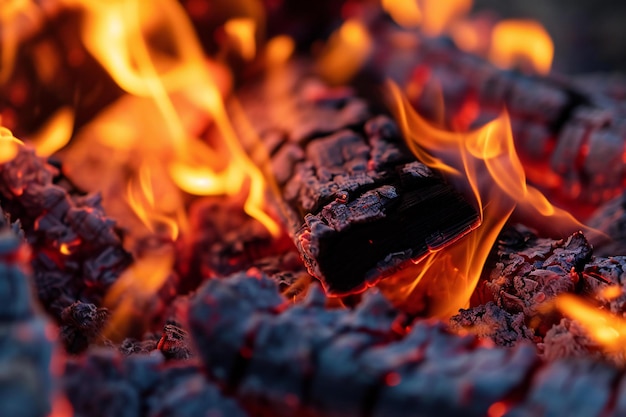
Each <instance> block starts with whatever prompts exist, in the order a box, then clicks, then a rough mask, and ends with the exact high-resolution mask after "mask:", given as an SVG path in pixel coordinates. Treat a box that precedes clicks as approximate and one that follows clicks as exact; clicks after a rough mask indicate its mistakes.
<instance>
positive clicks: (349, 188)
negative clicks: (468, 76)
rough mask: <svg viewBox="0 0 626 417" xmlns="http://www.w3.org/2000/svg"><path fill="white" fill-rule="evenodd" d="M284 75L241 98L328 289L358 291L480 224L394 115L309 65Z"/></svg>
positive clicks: (289, 215) (288, 218)
mask: <svg viewBox="0 0 626 417" xmlns="http://www.w3.org/2000/svg"><path fill="white" fill-rule="evenodd" d="M282 76H283V78H282V79H281V82H282V85H281V86H280V88H282V91H279V92H277V91H276V90H275V89H273V88H272V85H271V83H270V81H269V80H263V81H261V82H257V83H251V84H249V85H247V86H245V87H244V88H242V90H241V91H240V93H239V95H238V98H239V103H240V104H241V107H242V109H243V111H244V112H245V113H246V116H247V118H248V120H249V121H250V123H251V124H252V126H253V129H256V134H258V136H259V137H260V140H261V142H262V143H263V144H264V145H265V146H266V148H267V153H268V154H269V155H270V157H269V165H271V168H270V174H269V175H270V176H272V177H273V180H275V182H276V183H277V188H278V189H279V196H278V200H279V205H280V206H281V208H282V209H283V215H284V218H285V222H286V224H287V228H288V230H289V232H290V235H291V236H292V238H293V240H294V242H295V244H296V246H297V247H298V250H299V251H300V254H301V256H302V258H303V260H304V262H305V264H306V266H307V269H308V270H309V273H311V274H312V275H313V276H315V277H317V278H318V279H320V280H321V282H322V284H323V285H324V287H325V289H326V290H327V291H328V292H329V293H332V294H335V295H345V294H349V293H352V292H355V291H360V290H363V289H364V288H365V287H366V286H367V285H372V284H373V283H374V282H376V281H377V280H379V279H381V278H383V277H385V276H388V275H391V274H392V273H393V272H395V271H397V270H398V269H401V268H404V267H405V266H407V265H410V264H411V263H412V261H415V260H417V259H419V258H420V257H422V256H423V255H425V254H426V253H427V252H428V251H430V250H433V249H437V248H441V247H443V246H446V245H448V244H450V243H451V242H453V241H455V240H457V239H458V238H460V237H461V236H463V235H465V234H467V233H469V232H470V231H471V230H472V229H473V228H475V227H476V226H477V224H478V223H479V217H478V214H477V213H476V211H475V209H474V208H473V207H472V206H471V205H470V204H469V203H468V202H467V201H465V199H464V198H463V197H462V196H461V194H460V193H458V192H457V191H456V190H454V189H453V188H452V187H451V186H449V185H448V184H447V183H445V182H444V181H443V179H442V177H441V176H440V175H438V174H437V173H435V172H433V171H431V170H430V169H429V168H427V167H426V166H425V165H423V164H421V163H419V162H418V161H416V160H415V157H414V156H413V155H412V154H411V153H410V152H409V151H408V150H407V149H406V147H405V145H404V142H403V139H402V137H401V135H400V133H399V130H398V128H397V126H396V125H395V123H394V122H393V121H392V120H391V119H389V118H388V117H386V116H383V115H378V116H373V117H372V116H370V114H369V111H368V109H367V104H366V103H365V102H364V101H363V100H362V99H360V98H358V97H356V96H355V95H354V93H353V92H352V90H351V89H349V88H345V87H344V88H335V89H333V88H330V87H328V86H326V85H324V84H323V83H321V82H320V81H319V80H318V79H315V78H313V77H311V76H310V75H309V71H308V68H307V66H306V64H301V65H293V66H291V67H288V68H285V70H284V73H283V74H282ZM273 104H276V106H277V107H276V108H279V109H280V113H279V114H276V113H275V112H273V111H272V110H271V108H272V106H273Z"/></svg>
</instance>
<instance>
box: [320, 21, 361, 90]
mask: <svg viewBox="0 0 626 417" xmlns="http://www.w3.org/2000/svg"><path fill="white" fill-rule="evenodd" d="M371 51H372V39H371V36H370V34H369V32H368V30H367V28H366V27H365V25H364V24H363V23H361V22H359V21H358V20H356V19H350V20H346V21H345V22H344V23H343V25H341V27H340V28H339V29H338V30H337V31H336V32H335V33H333V34H332V36H331V37H330V38H329V40H328V44H327V45H326V48H325V49H324V51H323V52H322V54H321V56H320V58H319V60H318V62H317V67H318V71H319V72H320V74H321V75H322V77H324V78H325V79H326V80H328V81H329V82H330V83H332V84H343V83H345V82H347V81H348V80H350V78H352V77H353V76H354V74H356V72H357V71H358V70H359V69H360V68H361V67H362V66H363V64H364V63H365V61H366V60H367V59H368V57H369V55H370V52H371Z"/></svg>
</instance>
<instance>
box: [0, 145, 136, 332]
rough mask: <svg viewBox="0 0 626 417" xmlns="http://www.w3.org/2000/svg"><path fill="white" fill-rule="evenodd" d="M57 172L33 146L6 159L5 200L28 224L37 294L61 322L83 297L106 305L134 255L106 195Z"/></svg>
mask: <svg viewBox="0 0 626 417" xmlns="http://www.w3.org/2000/svg"><path fill="white" fill-rule="evenodd" d="M57 174H58V170H57V168H55V167H54V166H52V165H51V164H48V163H47V162H46V159H45V158H41V157H38V156H37V155H36V154H35V151H34V150H33V149H32V148H30V147H28V146H20V147H19V151H18V153H17V155H16V156H15V158H13V159H12V160H10V161H8V162H6V163H3V164H0V203H2V204H3V208H4V211H5V212H6V213H7V214H9V215H10V218H11V219H12V220H19V222H20V224H21V226H22V227H23V230H24V236H25V237H26V240H27V241H28V243H29V244H30V245H31V246H32V248H33V254H34V256H33V258H32V262H31V265H32V267H33V275H34V283H35V286H36V289H37V294H38V295H39V299H40V301H41V302H42V304H43V306H44V308H46V310H47V311H48V312H50V313H52V315H53V316H54V317H55V318H56V319H57V320H58V321H59V323H61V322H62V320H61V314H62V312H63V311H64V309H65V308H67V307H69V306H70V305H72V304H73V303H75V302H77V301H80V302H84V303H92V304H94V305H96V306H100V304H101V302H102V299H103V297H104V294H105V292H106V291H107V290H108V289H109V288H110V286H111V285H112V284H113V283H114V282H115V280H116V279H117V277H118V276H119V274H121V272H122V271H123V270H125V269H126V268H127V267H128V266H129V265H130V263H131V261H132V258H131V256H130V254H129V253H128V252H126V251H125V250H124V248H123V246H122V241H121V238H120V237H119V236H118V233H117V231H116V230H115V223H114V222H113V221H112V220H111V219H109V218H108V217H106V216H105V214H104V210H103V209H102V206H101V201H100V198H99V197H98V196H97V195H87V196H85V195H81V194H73V193H70V192H69V191H68V190H66V189H64V188H62V187H60V186H58V185H56V184H54V183H53V180H54V179H55V178H57Z"/></svg>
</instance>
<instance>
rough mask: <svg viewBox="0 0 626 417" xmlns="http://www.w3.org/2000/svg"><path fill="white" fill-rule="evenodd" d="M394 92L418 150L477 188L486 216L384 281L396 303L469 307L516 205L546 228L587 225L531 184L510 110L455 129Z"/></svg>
mask: <svg viewBox="0 0 626 417" xmlns="http://www.w3.org/2000/svg"><path fill="white" fill-rule="evenodd" d="M390 91H391V96H392V101H393V103H392V105H393V106H394V112H395V114H396V116H397V119H398V121H399V124H400V126H401V127H402V130H403V132H404V135H405V138H406V141H407V144H408V146H409V147H410V149H411V150H412V151H413V153H414V154H415V155H416V156H417V158H418V159H419V160H421V161H422V162H424V163H425V164H427V165H428V166H430V167H431V168H434V169H436V170H439V171H440V172H442V173H443V174H444V175H446V176H447V177H448V178H449V179H450V180H451V181H452V182H453V183H455V184H456V185H457V186H458V187H459V188H460V189H462V190H465V191H467V193H468V194H471V195H472V196H473V197H474V198H475V200H476V205H477V207H478V210H479V213H480V216H481V220H482V224H481V225H480V227H478V228H477V229H476V230H475V231H474V232H473V233H470V234H469V235H467V236H465V237H464V238H462V239H461V240H459V241H458V242H456V243H455V244H453V245H451V246H449V247H447V248H444V249H442V250H439V251H433V252H431V253H430V254H428V255H427V256H426V257H425V259H422V260H421V262H419V263H418V264H417V265H416V266H415V268H409V269H408V270H407V271H405V273H403V274H402V275H399V276H397V277H395V278H391V279H388V280H385V281H383V282H382V283H381V287H382V289H383V291H385V293H387V294H388V295H389V297H390V298H391V299H392V300H393V301H394V302H396V303H403V302H405V301H407V300H409V299H410V298H411V297H418V298H419V297H422V298H423V297H424V296H426V298H428V300H429V301H428V303H429V313H430V314H432V315H435V316H439V317H449V316H450V315H452V314H455V313H456V312H458V310H459V308H463V307H466V306H467V303H468V302H469V298H470V296H471V294H472V292H473V290H474V288H475V286H476V283H477V282H478V278H479V277H480V274H481V271H482V268H483V265H484V263H485V261H486V259H487V256H488V254H489V252H490V250H491V247H492V246H493V244H494V242H495V241H496V239H497V236H498V233H499V232H500V230H501V229H502V227H503V226H504V224H505V223H506V221H507V220H508V218H509V217H510V216H511V214H512V213H513V211H514V210H516V214H518V215H520V216H525V217H524V218H525V219H526V218H539V219H542V220H543V223H542V230H546V231H549V232H551V233H554V234H557V235H559V236H562V235H563V234H566V233H571V232H573V231H576V230H579V229H580V228H581V227H583V226H582V225H581V224H580V223H578V222H577V221H576V220H575V219H574V218H573V217H572V216H571V215H570V214H569V213H567V212H565V211H563V210H560V209H558V208H556V207H554V206H552V205H551V204H550V203H549V201H548V200H547V199H546V198H545V197H544V196H543V195H542V194H541V193H540V192H539V191H538V190H537V189H535V188H533V187H530V186H528V185H527V184H526V177H525V174H524V169H523V166H522V164H521V162H520V161H519V158H518V157H517V154H516V153H515V147H514V144H513V137H512V133H511V126H510V121H509V117H508V115H507V113H506V112H503V113H502V114H501V115H500V116H499V117H498V118H497V119H495V120H493V121H492V122H490V123H488V124H487V125H485V126H484V127H482V128H480V129H478V130H476V131H473V132H468V133H460V132H449V131H444V130H441V129H439V128H437V127H434V126H433V125H431V124H430V123H429V122H427V121H426V120H425V119H423V118H421V117H420V116H419V115H417V113H416V112H415V111H414V110H413V108H412V107H411V106H410V104H409V102H408V100H407V99H406V97H404V95H403V94H402V93H401V92H400V90H399V88H398V86H397V85H395V84H391V88H390ZM412 301H415V300H412Z"/></svg>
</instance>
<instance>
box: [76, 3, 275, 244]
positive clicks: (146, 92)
mask: <svg viewBox="0 0 626 417" xmlns="http://www.w3.org/2000/svg"><path fill="white" fill-rule="evenodd" d="M73 1H76V2H77V3H78V4H79V5H80V6H81V7H82V8H83V9H84V11H85V14H86V19H85V20H86V21H85V24H84V25H83V27H84V33H83V40H84V44H85V46H86V47H87V49H88V50H89V51H90V53H91V54H92V55H93V56H94V57H96V58H97V59H98V61H99V62H100V63H101V64H102V65H103V67H105V69H106V70H107V71H108V72H109V74H110V75H111V77H112V78H113V79H114V80H115V81H116V82H117V84H118V85H119V86H120V87H121V88H123V89H124V90H125V91H126V92H128V93H129V94H132V95H134V96H137V97H146V98H147V99H149V100H151V101H153V102H154V104H155V106H156V111H157V113H158V115H160V116H161V117H162V119H163V121H164V128H165V129H166V132H165V136H167V138H169V143H167V144H166V145H165V146H160V147H158V148H160V149H159V150H158V151H157V153H159V155H155V156H157V157H163V156H164V153H167V154H168V155H167V160H166V161H165V165H166V166H167V169H168V170H169V172H170V175H171V177H172V180H173V181H174V182H175V183H176V184H177V185H178V186H179V187H180V188H181V189H182V190H184V191H186V192H189V193H194V194H201V195H209V194H228V195H234V194H238V193H240V192H241V190H242V189H243V188H244V187H245V186H246V185H247V187H248V189H249V192H248V197H247V200H246V202H245V204H244V207H245V210H246V212H247V213H248V214H249V215H251V216H253V217H256V218H257V219H258V220H259V221H260V222H261V223H262V224H264V225H265V227H266V228H267V229H268V230H269V231H270V232H271V233H272V234H274V235H277V234H278V231H279V226H278V225H277V223H276V222H275V221H274V220H273V219H272V218H271V217H270V216H269V215H267V214H266V213H265V212H264V210H263V205H264V192H265V182H264V178H263V176H262V174H261V172H260V171H259V169H258V168H257V167H256V166H255V165H254V164H253V163H252V162H251V161H250V159H249V158H248V156H247V155H246V153H245V152H244V150H243V149H242V148H241V145H240V143H239V139H238V137H237V135H236V134H235V132H234V130H233V128H232V126H231V124H230V121H229V118H228V115H227V113H226V110H225V107H224V102H223V98H222V91H221V90H220V85H219V84H218V81H219V80H218V77H219V74H218V72H219V71H216V70H215V69H214V68H213V67H211V66H209V65H207V59H206V57H205V56H204V54H203V52H202V48H201V46H200V44H199V42H198V40H197V38H196V37H195V34H194V32H193V28H192V26H191V23H190V21H189V19H188V17H187V15H186V14H185V11H184V9H183V8H182V6H181V5H180V4H179V3H178V2H176V1H173V0H156V1H153V2H143V1H140V0H129V1H119V0H118V1H110V2H92V1H84V0H73ZM225 26H226V30H227V31H228V32H229V33H230V34H231V35H233V36H235V37H236V38H237V39H239V40H240V41H241V48H242V53H243V54H244V55H246V56H249V55H250V53H251V52H250V51H252V55H254V37H253V35H254V28H255V25H254V22H253V21H252V20H250V19H233V20H231V21H229V22H227V24H226V25H225ZM157 31H158V33H159V36H161V37H162V38H166V41H167V42H166V43H167V46H168V47H167V50H168V51H167V52H164V49H165V48H163V47H162V46H159V45H158V44H154V42H155V41H153V40H152V39H153V38H154V36H153V35H154V34H155V33H156V32H157ZM250 42H252V47H251V46H250ZM181 95H182V96H183V100H184V101H186V102H187V106H194V107H196V108H197V109H198V110H199V111H200V112H201V113H202V114H204V115H210V116H211V117H212V118H213V120H214V123H215V126H216V127H217V130H218V132H219V135H220V136H221V139H222V140H223V142H224V145H225V146H224V149H222V152H221V153H220V152H218V151H217V150H215V149H212V148H211V147H210V146H209V145H207V143H206V142H204V141H201V140H199V139H197V138H195V137H193V135H191V134H190V133H189V129H188V128H187V127H186V126H185V122H184V120H183V117H185V115H184V114H183V113H181V111H180V110H179V109H178V108H177V106H176V105H175V104H174V99H175V98H176V97H177V96H181ZM196 112H198V111H196ZM152 118H154V119H156V118H157V115H152ZM107 128H109V129H110V128H111V126H108V127H107ZM113 128H115V127H113ZM117 133H122V134H123V135H119V134H117V135H115V134H113V135H110V136H112V137H118V138H119V139H118V141H117V143H115V144H114V146H131V145H130V144H129V141H128V140H127V139H128V137H129V136H130V137H133V138H135V139H136V136H140V135H139V134H137V133H134V132H133V131H122V132H117ZM124 138H126V140H125V139H124ZM134 145H136V143H135V141H133V146H134ZM138 146H143V147H145V146H148V147H150V144H147V145H146V144H140V145H138ZM163 148H165V149H169V152H168V151H165V152H163ZM135 208H137V206H135ZM140 217H141V216H140ZM144 218H145V216H144Z"/></svg>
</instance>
